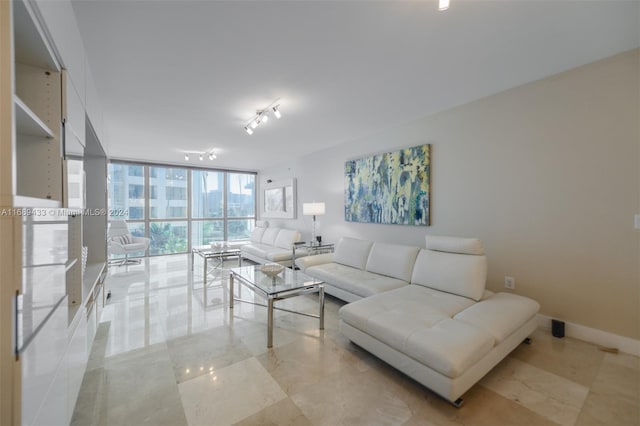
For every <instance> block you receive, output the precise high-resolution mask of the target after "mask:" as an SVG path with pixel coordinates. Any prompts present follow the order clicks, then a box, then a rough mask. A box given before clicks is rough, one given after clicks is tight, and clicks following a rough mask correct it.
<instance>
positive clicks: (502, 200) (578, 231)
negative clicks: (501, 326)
mask: <svg viewBox="0 0 640 426" xmlns="http://www.w3.org/2000/svg"><path fill="white" fill-rule="evenodd" d="M639 52H640V50H634V51H631V52H627V53H624V54H621V55H616V56H614V57H611V58H608V59H605V60H603V61H599V62H596V63H593V64H590V65H586V66H583V67H580V68H576V69H574V70H570V71H568V72H565V73H561V74H558V75H556V76H552V77H549V78H546V79H543V80H540V81H537V82H533V83H530V84H527V85H524V86H521V87H518V88H514V89H510V90H508V91H505V92H502V93H499V94H496V95H494V96H490V97H487V98H483V99H480V100H478V101H475V102H472V103H469V104H466V105H462V106H459V107H457V108H454V109H451V110H448V111H444V112H442V113H438V114H435V115H432V116H429V117H425V118H423V119H420V120H416V121H413V122H410V123H407V124H406V125H403V126H400V127H396V128H390V129H387V130H386V131H384V132H381V133H378V134H374V135H370V136H367V137H363V138H361V139H358V140H354V141H351V142H349V143H346V144H343V145H341V146H338V147H336V148H331V149H327V150H325V151H323V152H319V153H316V154H314V155H310V156H307V157H303V158H299V159H295V160H292V161H290V162H287V163H285V164H283V165H281V166H279V167H273V168H270V169H266V170H262V171H260V173H259V180H260V183H261V184H264V182H265V181H266V180H267V179H279V178H285V177H295V178H297V179H298V211H299V212H300V211H301V205H302V203H303V202H310V201H314V200H315V201H324V202H325V203H326V205H327V215H326V216H323V217H320V218H319V224H320V232H319V233H320V234H321V235H322V236H323V238H324V240H325V241H330V242H335V241H337V240H338V239H339V238H340V237H341V236H354V237H360V238H367V239H374V240H379V241H387V242H395V243H404V244H413V245H419V246H424V236H425V235H426V234H433V235H457V236H474V237H479V238H481V239H482V240H483V242H484V244H485V248H486V251H487V255H488V257H489V277H488V287H489V288H490V289H492V290H502V284H503V280H504V276H505V275H511V276H514V277H515V278H516V291H515V292H516V293H519V294H523V295H526V296H530V297H532V298H534V299H536V300H538V301H539V302H540V303H541V305H542V309H541V313H543V314H546V315H549V316H551V317H554V318H560V319H564V320H566V321H572V322H575V323H578V324H583V325H586V326H589V327H593V328H597V329H601V330H605V331H609V332H612V333H616V334H620V335H623V336H627V337H631V338H634V339H638V338H640V316H639V311H640V266H639V264H640V231H638V230H634V228H633V217H634V214H635V213H638V212H640V148H639V147H640V128H639V126H640V125H639V122H640V107H639V99H640V96H639V94H640V83H639V78H638V76H639V75H640V66H639V62H640V60H639V57H640V54H639ZM422 143H431V144H432V176H431V178H432V179H431V183H432V197H431V206H432V216H431V223H432V226H430V227H411V226H399V225H373V224H362V223H351V222H345V220H344V210H343V209H344V170H343V169H344V162H345V160H347V159H352V158H359V157H362V156H367V155H369V154H371V153H378V152H385V151H391V150H393V149H395V148H400V147H408V146H413V145H418V144H422ZM271 223H273V224H280V225H283V226H285V227H288V228H296V229H300V230H303V232H304V237H306V238H308V237H309V235H310V230H311V219H310V218H309V217H303V216H300V215H299V216H298V219H297V220H288V221H274V220H271Z"/></svg>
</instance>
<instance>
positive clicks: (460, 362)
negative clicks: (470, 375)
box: [340, 286, 494, 378]
mask: <svg viewBox="0 0 640 426" xmlns="http://www.w3.org/2000/svg"><path fill="white" fill-rule="evenodd" d="M434 291H435V290H429V289H426V288H424V287H419V286H405V287H403V288H399V289H396V290H392V291H388V292H386V293H382V294H378V295H374V296H371V297H368V298H366V299H362V300H358V301H356V302H353V303H350V304H348V305H345V306H343V307H342V308H341V309H340V318H341V319H342V320H343V321H344V322H345V323H347V324H349V325H351V326H352V327H355V328H357V329H359V330H361V331H362V332H364V333H367V334H368V335H370V336H372V337H374V338H375V339H377V340H380V341H381V342H383V343H385V344H387V345H389V346H391V347H392V348H394V349H396V350H397V351H399V352H402V353H403V354H405V355H407V356H409V357H411V358H413V359H415V360H417V361H419V362H421V363H423V364H425V365H427V366H428V367H430V368H432V369H433V370H435V371H438V372H439V373H441V374H443V375H445V376H447V377H451V378H455V377H458V376H459V375H461V374H462V373H464V372H465V371H466V370H467V369H468V368H469V367H470V366H471V365H473V364H474V363H475V362H477V361H478V360H479V359H480V358H482V357H483V356H484V355H485V354H486V353H487V352H489V351H490V350H491V348H492V347H493V345H494V339H493V337H492V336H491V335H490V334H489V333H487V332H485V331H483V330H482V329H479V328H477V327H474V326H472V325H469V324H466V323H464V322H461V321H455V320H452V319H451V318H450V315H449V312H451V311H455V310H458V309H464V307H465V306H468V305H470V304H473V302H472V301H470V300H468V299H464V298H461V297H459V296H454V295H444V296H443V298H442V299H441V300H440V301H438V300H435V298H434V297H433V294H434V293H433V292H434ZM442 301H446V302H447V303H442Z"/></svg>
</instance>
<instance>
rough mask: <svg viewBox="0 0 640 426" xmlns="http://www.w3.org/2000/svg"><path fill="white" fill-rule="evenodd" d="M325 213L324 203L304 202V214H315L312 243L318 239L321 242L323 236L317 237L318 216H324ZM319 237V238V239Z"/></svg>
mask: <svg viewBox="0 0 640 426" xmlns="http://www.w3.org/2000/svg"><path fill="white" fill-rule="evenodd" d="M324 213H325V206H324V203H316V202H313V203H303V204H302V214H303V215H304V216H313V228H312V230H311V244H315V242H316V241H318V243H320V241H321V240H322V237H316V216H322V215H324ZM318 238H319V239H318Z"/></svg>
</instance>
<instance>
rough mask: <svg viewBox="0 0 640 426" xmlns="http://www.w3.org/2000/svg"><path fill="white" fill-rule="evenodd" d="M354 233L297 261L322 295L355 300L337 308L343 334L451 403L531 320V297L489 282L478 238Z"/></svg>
mask: <svg viewBox="0 0 640 426" xmlns="http://www.w3.org/2000/svg"><path fill="white" fill-rule="evenodd" d="M344 240H347V241H346V244H347V245H346V246H345V247H344V248H347V247H349V248H350V250H349V253H348V255H347V253H343V252H342V250H341V247H340V246H342V244H343V242H344ZM352 240H353V239H343V240H342V241H341V242H340V243H339V246H338V247H337V248H336V252H335V254H334V256H332V257H331V256H326V255H323V256H324V259H314V257H319V256H310V257H307V258H304V259H300V261H298V262H297V264H298V265H300V266H302V267H303V268H304V270H305V273H306V274H308V275H311V276H314V277H317V278H319V279H323V280H324V281H325V283H326V284H325V288H326V291H327V292H328V293H330V294H333V295H334V296H337V297H341V298H343V299H344V300H347V301H353V300H355V301H354V302H353V303H350V304H347V305H345V306H343V307H342V308H341V309H340V313H339V315H340V331H341V332H342V333H343V334H344V335H345V336H347V337H348V338H349V339H350V340H351V341H353V342H354V343H356V344H357V345H359V346H361V347H363V348H364V349H366V350H368V351H369V352H371V353H372V354H374V355H376V356H377V357H378V358H380V359H382V360H383V361H385V362H387V363H388V364H390V365H392V366H393V367H395V368H397V369H398V370H400V371H402V372H404V373H405V374H407V375H408V376H410V377H412V378H413V379H415V380H417V381H418V382H420V383H422V384H423V385H424V386H426V387H428V388H430V389H431V390H433V391H434V392H436V393H438V394H439V395H441V396H442V397H444V398H445V399H447V400H449V401H450V402H451V403H453V404H454V405H456V406H459V405H460V404H461V403H462V399H461V396H462V395H463V394H464V392H466V391H467V390H468V389H469V388H471V386H473V385H474V384H475V383H476V382H477V381H478V380H480V379H481V378H482V377H483V376H484V375H485V374H486V373H488V372H489V371H490V370H491V369H492V368H493V367H494V366H495V365H496V364H498V363H499V362H500V361H501V360H502V359H503V358H504V357H505V356H507V355H508V354H509V353H510V352H511V351H512V350H513V349H515V348H516V346H518V345H519V344H520V343H521V342H522V341H523V340H525V339H526V338H527V337H528V336H529V335H530V334H531V333H532V332H533V331H534V330H535V328H536V326H537V321H536V314H537V312H538V310H539V308H540V306H539V305H538V303H537V302H535V301H533V300H531V299H529V298H526V297H522V296H518V295H514V294H509V293H495V294H494V293H492V292H490V291H486V290H485V282H486V274H487V260H486V257H485V256H484V249H483V247H482V243H481V242H480V241H479V240H477V239H468V238H453V237H427V240H426V248H425V249H418V248H417V247H408V246H399V245H392V244H382V243H372V242H362V240H355V241H352ZM367 245H368V246H369V247H370V251H369V254H368V256H367V257H366V262H364V263H362V262H361V263H359V264H357V263H355V262H354V260H356V258H357V256H356V254H357V253H358V250H356V249H355V248H356V247H360V248H361V249H363V250H362V251H364V249H365V248H366V246H367ZM359 254H360V256H361V255H362V253H359ZM411 258H413V263H411V262H410V259H411ZM360 260H362V257H360ZM374 275H379V277H375V276H374ZM367 286H369V287H368V288H365V287H367ZM360 299H361V300H360Z"/></svg>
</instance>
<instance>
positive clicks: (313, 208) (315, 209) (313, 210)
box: [302, 203, 324, 216]
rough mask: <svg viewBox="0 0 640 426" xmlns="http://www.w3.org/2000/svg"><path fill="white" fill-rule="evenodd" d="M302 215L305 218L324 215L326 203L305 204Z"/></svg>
mask: <svg viewBox="0 0 640 426" xmlns="http://www.w3.org/2000/svg"><path fill="white" fill-rule="evenodd" d="M302 214H303V215H304V216H321V215H323V214H324V203H303V204H302Z"/></svg>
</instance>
